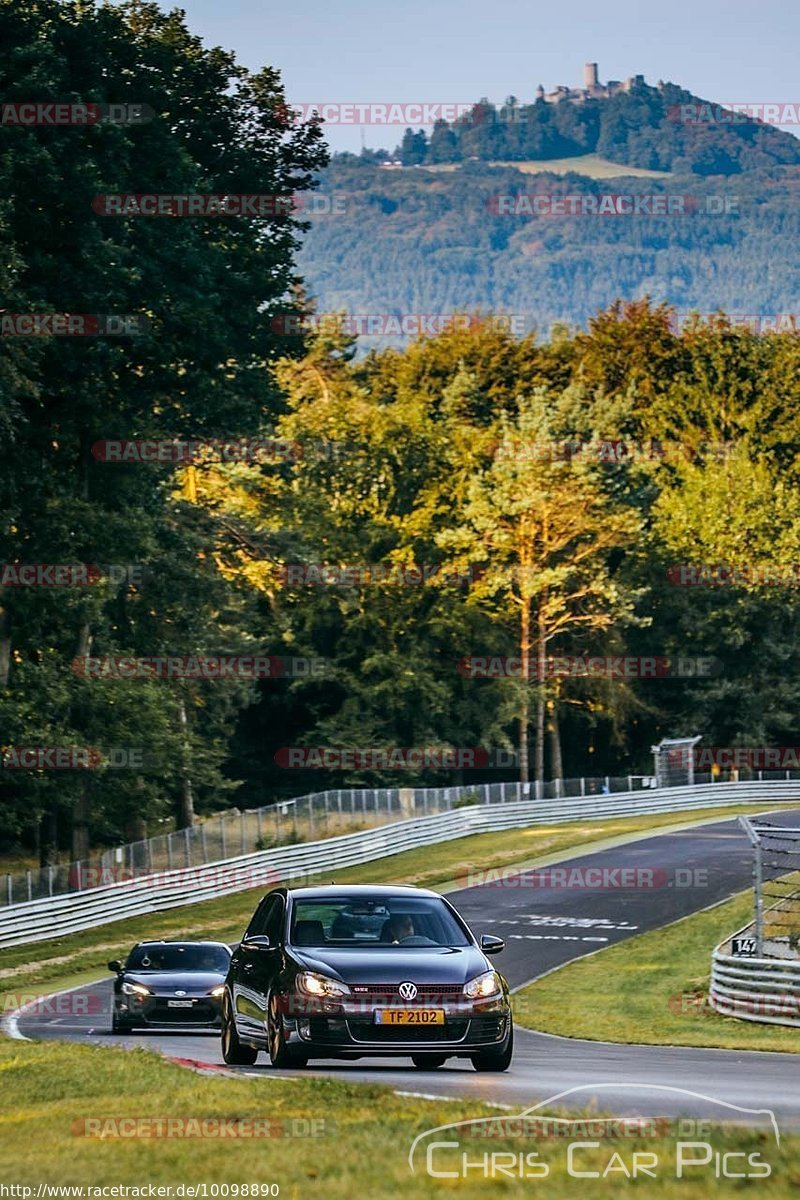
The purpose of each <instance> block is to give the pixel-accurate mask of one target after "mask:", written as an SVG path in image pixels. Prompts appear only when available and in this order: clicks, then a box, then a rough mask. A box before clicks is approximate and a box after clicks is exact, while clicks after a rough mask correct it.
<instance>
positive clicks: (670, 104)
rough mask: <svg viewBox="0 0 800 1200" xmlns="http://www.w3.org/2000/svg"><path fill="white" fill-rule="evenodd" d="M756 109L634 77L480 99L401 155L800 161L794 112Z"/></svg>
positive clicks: (754, 165)
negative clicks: (501, 99) (584, 91)
mask: <svg viewBox="0 0 800 1200" xmlns="http://www.w3.org/2000/svg"><path fill="white" fill-rule="evenodd" d="M789 107H792V108H794V109H795V110H796V109H797V106H796V105H794V106H789ZM757 115H758V114H756V113H753V114H750V113H745V112H739V113H734V112H732V111H730V110H728V109H725V108H724V106H722V105H719V104H715V103H713V102H711V101H707V100H702V99H700V98H699V97H697V96H693V95H692V94H691V92H687V91H686V90H685V89H684V88H680V87H677V86H676V85H675V84H672V83H666V84H662V85H660V86H659V87H650V86H649V85H648V84H646V83H636V84H634V85H633V86H632V87H631V89H630V91H627V92H618V93H617V94H615V95H611V96H608V97H601V98H597V99H592V98H590V99H586V100H584V101H581V102H579V103H573V102H571V101H569V100H562V101H560V102H558V103H548V102H546V101H545V100H542V99H540V100H536V101H535V102H534V103H532V104H518V103H517V102H516V100H514V98H513V97H510V98H509V99H508V100H507V101H506V103H505V104H504V105H501V106H499V107H496V106H494V105H492V104H490V103H489V102H488V100H481V101H480V102H479V103H477V104H476V105H475V106H474V107H473V109H472V110H471V112H468V113H465V114H463V116H461V117H458V118H457V119H456V120H455V121H453V122H447V121H445V120H440V121H438V122H437V124H436V126H435V127H434V129H433V131H432V133H431V135H430V137H428V135H427V134H426V133H425V131H424V130H417V131H414V130H412V129H407V130H406V133H405V136H404V138H403V141H402V144H401V145H400V146H399V147H398V149H397V151H396V154H397V156H398V158H399V159H400V161H401V162H402V163H403V165H404V166H420V165H432V164H440V163H458V162H465V161H468V160H469V159H472V158H477V159H478V160H479V161H483V162H489V161H497V160H503V161H509V162H520V161H526V160H530V159H536V160H545V161H546V160H548V159H553V158H565V157H569V156H572V155H580V154H588V153H597V154H600V155H602V156H603V157H604V158H609V159H611V160H612V161H613V162H616V163H620V164H623V165H625V166H628V167H642V168H644V169H646V170H654V171H673V172H676V173H678V174H690V173H691V174H695V175H737V174H739V173H740V172H742V171H755V170H763V169H765V168H769V167H771V166H774V165H776V164H785V165H791V164H797V163H800V140H798V139H797V138H795V137H793V136H792V135H791V134H788V133H784V132H783V131H782V130H780V129H778V128H776V126H777V125H778V124H780V123H783V124H787V123H788V124H793V123H796V121H797V114H796V112H795V113H794V116H793V115H792V114H791V113H788V114H784V116H785V117H786V120H784V121H783V122H781V120H780V116H779V115H776V116H775V117H769V119H772V120H774V122H775V123H774V124H765V123H764V122H763V121H761V120H758V119H756V116H757ZM760 115H762V116H764V117H768V114H766V113H762V114H760ZM382 153H383V154H384V156H385V152H382ZM348 157H352V158H355V156H348ZM370 157H372V156H370V155H369V154H367V155H365V159H366V160H367V161H368V160H369V159H370ZM356 161H358V160H357V159H356Z"/></svg>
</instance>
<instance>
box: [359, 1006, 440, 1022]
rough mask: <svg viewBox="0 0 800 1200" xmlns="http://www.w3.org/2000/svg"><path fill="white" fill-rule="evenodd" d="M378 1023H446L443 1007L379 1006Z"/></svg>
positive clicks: (376, 1014) (376, 1019)
mask: <svg viewBox="0 0 800 1200" xmlns="http://www.w3.org/2000/svg"><path fill="white" fill-rule="evenodd" d="M375 1024H376V1025H444V1009H443V1008H379V1009H378V1011H377V1012H376V1013H375Z"/></svg>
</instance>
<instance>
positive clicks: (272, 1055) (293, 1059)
mask: <svg viewBox="0 0 800 1200" xmlns="http://www.w3.org/2000/svg"><path fill="white" fill-rule="evenodd" d="M267 1039H268V1041H269V1061H270V1062H271V1063H272V1065H273V1067H305V1066H306V1065H307V1063H308V1055H307V1054H304V1053H303V1052H302V1050H296V1049H295V1048H294V1046H288V1045H287V1044H286V1033H285V1032H284V1028H283V1020H282V1019H281V1014H280V1009H279V1007H278V997H277V996H276V995H275V993H274V992H273V993H272V995H271V996H270V998H269V1004H268V1005H267Z"/></svg>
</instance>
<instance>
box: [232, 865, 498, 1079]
mask: <svg viewBox="0 0 800 1200" xmlns="http://www.w3.org/2000/svg"><path fill="white" fill-rule="evenodd" d="M503 946H504V943H503V941H502V939H501V938H498V937H492V936H489V935H484V936H483V937H481V939H480V942H478V941H477V940H476V939H475V937H474V936H473V934H472V933H471V931H470V929H469V927H468V926H467V925H466V924H465V922H464V921H463V920H462V918H461V917H460V916H459V915H458V913H457V912H456V910H455V909H454V908H453V906H452V905H451V904H449V903H448V901H447V900H446V899H445V898H444V897H443V896H440V895H438V894H437V893H436V892H430V891H426V890H424V889H422V888H413V887H377V886H374V887H373V886H370V887H365V886H352V887H347V886H330V887H309V888H293V889H292V890H288V889H287V888H276V889H275V890H274V891H272V892H270V893H269V894H268V895H267V896H265V897H264V899H263V900H262V901H261V903H260V904H259V906H258V908H257V909H256V912H255V914H254V916H253V919H252V920H251V922H250V924H249V926H248V928H247V932H246V933H245V935H244V937H243V938H242V941H241V943H240V944H239V946H238V947H237V948H236V949H235V950H234V953H233V957H232V959H231V965H230V970H229V972H228V977H227V979H226V981H225V992H224V994H223V997H222V1055H223V1058H224V1059H225V1062H226V1063H240V1064H244V1063H254V1062H255V1061H256V1057H257V1055H258V1052H259V1050H266V1051H267V1052H268V1053H269V1057H270V1062H271V1063H272V1065H273V1066H275V1067H300V1066H305V1065H306V1063H307V1062H308V1060H309V1059H310V1058H349V1059H352V1058H362V1057H364V1056H377V1055H380V1056H384V1055H404V1056H408V1057H410V1058H411V1059H412V1061H413V1062H414V1065H415V1066H417V1067H420V1068H425V1069H430V1068H434V1067H440V1066H441V1065H442V1063H443V1062H444V1061H445V1060H446V1059H447V1058H449V1057H453V1056H457V1057H459V1058H469V1059H471V1060H472V1064H473V1066H474V1067H475V1069H476V1070H477V1071H505V1070H506V1069H507V1068H508V1066H509V1064H510V1062H511V1054H512V1047H513V1036H514V1033H513V1028H512V1021H511V1004H510V1000H509V994H508V984H507V983H506V981H505V979H504V978H503V976H502V975H500V974H499V973H498V972H497V971H495V970H494V969H493V968H492V965H491V963H490V962H489V960H488V958H487V957H486V956H487V955H489V954H497V953H498V952H499V951H500V950H502V949H503Z"/></svg>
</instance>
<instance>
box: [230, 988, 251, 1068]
mask: <svg viewBox="0 0 800 1200" xmlns="http://www.w3.org/2000/svg"><path fill="white" fill-rule="evenodd" d="M222 1057H223V1059H224V1060H225V1062H226V1063H228V1064H229V1066H232V1067H252V1065H253V1063H254V1062H255V1061H256V1059H257V1058H258V1051H257V1050H256V1048H255V1047H254V1046H243V1045H242V1043H241V1042H240V1041H239V1034H238V1033H237V1032H236V1022H235V1021H234V1019H233V1009H232V1008H231V1002H230V1000H229V999H228V997H227V996H226V997H225V1000H224V1002H223V1005H222Z"/></svg>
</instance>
